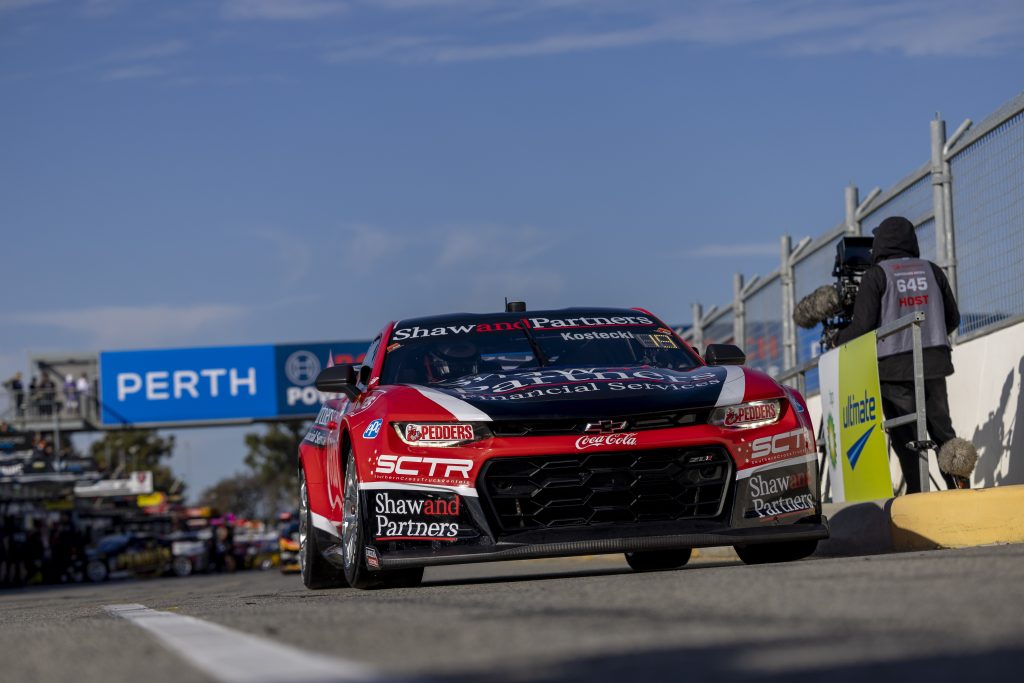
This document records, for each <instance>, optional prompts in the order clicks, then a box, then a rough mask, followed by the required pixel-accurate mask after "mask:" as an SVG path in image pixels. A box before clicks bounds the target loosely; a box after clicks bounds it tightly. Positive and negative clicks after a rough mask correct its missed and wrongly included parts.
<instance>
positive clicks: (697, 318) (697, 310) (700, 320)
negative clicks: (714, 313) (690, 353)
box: [690, 304, 704, 353]
mask: <svg viewBox="0 0 1024 683" xmlns="http://www.w3.org/2000/svg"><path fill="white" fill-rule="evenodd" d="M691 310H692V311H693V312H692V314H691V315H693V327H691V328H690V329H691V330H692V331H693V332H692V334H691V335H690V338H691V339H692V340H693V345H694V346H695V347H696V348H697V352H698V353H703V351H704V307H703V306H701V305H700V304H693V306H692V308H691Z"/></svg>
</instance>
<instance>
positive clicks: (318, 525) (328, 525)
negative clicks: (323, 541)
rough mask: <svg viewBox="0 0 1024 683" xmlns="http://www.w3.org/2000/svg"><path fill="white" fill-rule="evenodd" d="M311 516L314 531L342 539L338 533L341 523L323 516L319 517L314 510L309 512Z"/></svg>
mask: <svg viewBox="0 0 1024 683" xmlns="http://www.w3.org/2000/svg"><path fill="white" fill-rule="evenodd" d="M309 516H310V517H312V518H313V528H314V529H319V530H320V531H326V532H327V533H329V534H330V535H331V536H337V537H338V538H341V534H339V533H338V524H340V522H332V521H331V520H329V519H327V518H326V517H324V516H323V515H318V514H317V513H315V512H313V511H312V510H310V511H309Z"/></svg>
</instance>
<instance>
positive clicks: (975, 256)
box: [689, 95, 1024, 393]
mask: <svg viewBox="0 0 1024 683" xmlns="http://www.w3.org/2000/svg"><path fill="white" fill-rule="evenodd" d="M969 123H970V122H965V124H964V126H961V127H960V128H959V129H958V130H957V131H956V132H955V133H954V134H953V135H952V136H951V137H950V138H949V139H948V140H947V138H946V135H945V124H944V123H943V122H939V121H933V122H932V148H931V152H932V154H931V161H930V162H929V163H926V164H923V165H922V166H920V167H918V168H916V169H915V170H913V171H912V172H911V173H909V174H908V175H907V176H906V177H904V178H903V179H902V180H900V181H899V182H898V183H896V184H895V185H893V187H891V188H890V189H889V190H887V191H885V192H881V191H879V190H875V191H873V192H872V193H871V194H870V195H869V196H868V198H867V200H866V201H864V202H863V203H862V204H860V205H859V206H858V198H857V191H856V189H848V196H847V210H846V220H845V221H844V222H843V223H841V224H839V225H837V226H836V227H834V228H833V229H832V230H830V231H828V232H826V233H824V234H822V235H820V236H819V237H817V238H816V239H814V240H813V241H810V242H809V243H808V244H801V245H798V246H797V248H796V249H795V251H794V252H793V253H792V254H791V255H790V258H789V259H788V261H789V264H788V266H789V267H791V268H792V287H791V288H790V289H789V290H787V288H786V287H785V286H784V285H783V278H782V277H781V276H780V273H781V272H783V270H784V269H785V268H786V267H787V263H786V259H784V260H783V263H782V269H783V270H780V271H779V272H777V273H775V274H773V275H771V276H769V277H768V278H767V279H766V280H765V281H763V282H758V283H756V284H755V285H754V286H752V287H747V288H743V287H739V288H738V294H737V296H736V297H735V298H734V300H733V301H732V302H731V303H730V304H729V305H728V306H727V307H725V308H722V309H718V308H715V309H712V313H711V314H709V315H708V316H705V317H703V319H701V318H699V317H695V320H694V325H693V329H692V330H691V332H690V334H689V336H690V338H691V339H693V340H700V342H701V343H703V344H705V345H706V344H709V343H723V342H729V341H732V339H733V338H734V336H735V335H737V334H738V335H739V336H740V337H741V341H742V345H743V346H744V350H745V351H746V353H747V359H748V365H750V366H751V367H755V368H758V369H760V370H764V371H766V372H768V373H770V374H773V375H778V374H780V373H781V372H783V371H785V370H788V369H790V367H793V366H801V365H804V364H806V363H809V362H810V361H812V360H813V359H814V358H815V357H817V355H818V354H819V352H820V348H819V347H820V344H819V340H820V337H821V327H820V326H819V327H818V328H816V329H813V330H804V329H800V328H798V327H796V326H795V325H787V324H784V319H783V315H784V311H787V310H788V311H791V310H792V308H793V306H794V305H795V304H796V302H797V301H799V300H800V299H802V298H803V297H805V296H807V295H808V294H810V293H811V292H812V291H814V289H816V288H817V287H819V286H821V285H825V284H831V283H832V282H834V278H833V276H832V267H833V263H834V260H835V255H836V244H837V243H838V242H839V240H840V239H841V238H842V237H843V236H844V235H849V234H853V235H857V234H863V235H870V234H871V231H872V230H874V229H875V228H876V227H878V225H879V224H880V223H881V222H882V221H883V220H885V219H886V218H888V217H889V216H904V217H906V218H908V219H909V220H910V221H911V222H913V223H914V225H915V226H916V229H917V237H918V242H919V245H920V248H921V257H922V258H925V259H928V260H930V261H934V262H936V263H938V264H939V265H940V266H943V267H944V268H945V269H946V271H947V273H948V274H949V275H950V281H951V284H952V285H953V286H954V288H955V290H956V293H957V297H958V301H959V304H960V311H961V326H960V330H959V334H958V337H957V340H959V341H963V340H966V339H969V338H974V337H977V336H981V335H984V334H987V333H990V332H993V331H995V330H997V329H1001V328H1002V327H1005V326H1007V325H1010V324H1013V323H1015V322H1019V321H1024V268H1022V265H1021V264H1022V263H1024V95H1020V96H1018V97H1016V98H1015V99H1013V100H1011V101H1010V102H1008V103H1007V104H1006V105H1004V106H1003V107H1001V108H1000V109H999V110H998V111H997V112H995V113H994V114H992V115H991V116H989V117H988V118H987V119H985V121H983V122H982V123H981V124H980V125H978V126H977V127H976V128H974V129H973V130H971V129H969V128H968V126H969ZM965 131H968V134H967V135H963V133H964V132H965ZM788 292H791V294H788ZM788 295H791V296H792V300H791V301H786V300H785V299H786V297H787V296H788ZM697 310H699V307H698V309H697ZM734 330H735V331H736V332H734ZM957 340H954V341H957ZM788 346H792V348H793V352H792V354H790V355H789V356H788V357H787V354H786V352H785V349H786V348H787V347H788ZM817 389H818V378H817V371H816V370H811V371H810V372H809V373H808V374H807V377H806V386H805V390H806V391H807V392H808V393H814V392H816V391H817Z"/></svg>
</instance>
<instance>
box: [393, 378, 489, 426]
mask: <svg viewBox="0 0 1024 683" xmlns="http://www.w3.org/2000/svg"><path fill="white" fill-rule="evenodd" d="M408 386H410V387H412V388H413V389H415V390H416V391H418V392H420V393H421V394H423V396H424V397H426V398H429V399H430V400H431V401H433V402H434V403H436V404H437V405H439V406H441V407H442V408H444V409H445V410H447V411H448V412H449V413H451V414H452V415H454V416H455V419H456V420H461V421H462V422H490V421H491V416H490V415H488V414H487V413H485V412H483V411H482V410H479V409H477V408H474V407H473V406H472V405H470V404H469V403H466V402H465V401H463V400H462V399H461V398H455V397H454V396H451V395H449V394H446V393H444V392H443V391H438V390H437V389H430V388H428V387H422V386H420V385H419V384H409V385H408Z"/></svg>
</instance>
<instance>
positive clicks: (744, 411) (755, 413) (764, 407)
mask: <svg viewBox="0 0 1024 683" xmlns="http://www.w3.org/2000/svg"><path fill="white" fill-rule="evenodd" d="M778 417H779V407H778V404H777V403H774V402H771V403H750V404H746V405H740V406H732V407H730V408H729V409H728V410H726V411H725V419H724V421H723V424H724V425H725V426H726V427H735V426H736V425H740V424H747V423H750V422H774V421H775V420H776V419H778Z"/></svg>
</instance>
